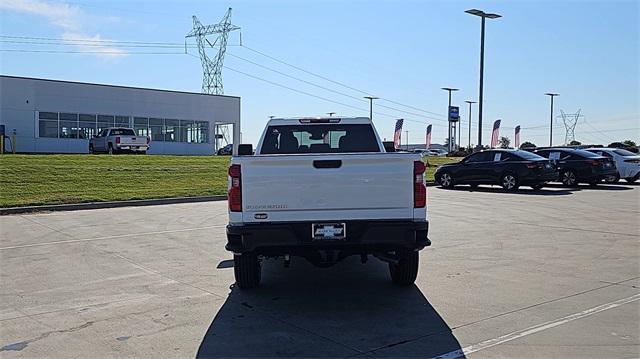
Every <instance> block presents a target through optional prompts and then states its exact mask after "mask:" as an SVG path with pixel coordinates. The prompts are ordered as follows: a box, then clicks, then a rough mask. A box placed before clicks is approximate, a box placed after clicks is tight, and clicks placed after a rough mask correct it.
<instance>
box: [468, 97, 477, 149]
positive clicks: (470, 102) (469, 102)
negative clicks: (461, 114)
mask: <svg viewBox="0 0 640 359" xmlns="http://www.w3.org/2000/svg"><path fill="white" fill-rule="evenodd" d="M465 102H466V103H468V104H469V149H471V105H472V104H474V103H476V102H475V101H469V100H467V101H465Z"/></svg>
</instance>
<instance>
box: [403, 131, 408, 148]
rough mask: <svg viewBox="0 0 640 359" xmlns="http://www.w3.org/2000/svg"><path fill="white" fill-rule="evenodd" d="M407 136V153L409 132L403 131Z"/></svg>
mask: <svg viewBox="0 0 640 359" xmlns="http://www.w3.org/2000/svg"><path fill="white" fill-rule="evenodd" d="M404 133H406V134H407V151H409V131H404Z"/></svg>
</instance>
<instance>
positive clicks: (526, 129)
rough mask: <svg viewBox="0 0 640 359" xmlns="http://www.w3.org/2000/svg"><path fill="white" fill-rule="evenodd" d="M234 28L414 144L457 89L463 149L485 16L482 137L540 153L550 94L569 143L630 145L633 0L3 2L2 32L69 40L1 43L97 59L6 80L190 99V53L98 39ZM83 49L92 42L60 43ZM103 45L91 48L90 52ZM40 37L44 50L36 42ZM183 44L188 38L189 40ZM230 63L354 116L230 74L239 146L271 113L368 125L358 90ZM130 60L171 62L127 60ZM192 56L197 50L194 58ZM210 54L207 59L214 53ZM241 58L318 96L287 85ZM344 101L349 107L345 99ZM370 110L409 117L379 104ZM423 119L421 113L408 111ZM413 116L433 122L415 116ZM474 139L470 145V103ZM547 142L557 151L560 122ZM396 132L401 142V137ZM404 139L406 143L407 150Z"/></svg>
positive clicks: (635, 50)
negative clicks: (477, 12)
mask: <svg viewBox="0 0 640 359" xmlns="http://www.w3.org/2000/svg"><path fill="white" fill-rule="evenodd" d="M229 6H231V7H233V16H232V21H233V23H234V24H236V25H238V26H240V27H242V31H241V32H242V40H243V44H244V45H246V46H247V47H249V48H252V49H256V50H259V51H261V52H264V53H266V54H268V55H271V56H273V57H275V58H278V59H280V60H283V61H285V62H287V63H290V64H292V65H295V66H298V67H300V68H303V69H306V70H308V71H311V72H313V73H316V74H319V75H322V76H324V77H326V78H329V79H331V80H334V81H337V82H340V83H343V84H346V85H348V86H350V87H352V88H354V89H358V90H360V91H363V92H365V93H369V94H371V95H375V96H378V97H382V98H385V99H389V100H393V101H396V102H399V103H401V104H403V105H409V106H411V107H413V108H410V107H403V106H402V105H398V104H394V103H390V102H387V101H383V100H379V101H378V102H376V103H374V112H380V113H384V114H374V121H375V123H376V126H377V127H378V130H379V131H380V132H381V135H382V136H383V137H386V138H391V137H392V131H393V126H394V119H395V118H405V119H406V121H405V130H408V131H409V139H410V142H411V143H421V142H424V131H425V128H426V126H427V124H433V125H434V130H433V131H434V133H433V141H434V142H438V143H441V142H442V141H443V140H444V138H445V137H446V132H447V129H446V122H445V121H444V114H445V112H446V106H447V95H446V92H444V91H442V90H440V88H441V87H443V86H450V87H457V88H460V89H461V91H459V92H457V93H455V94H454V97H453V104H454V105H459V106H460V107H461V111H460V112H461V117H462V118H463V120H464V121H463V123H462V130H463V136H462V143H463V144H466V143H467V133H468V132H467V131H468V127H467V126H468V121H467V118H468V112H467V111H468V110H467V104H466V103H464V100H477V97H478V67H479V47H480V46H479V39H480V19H479V18H477V17H474V16H471V15H467V14H465V13H464V10H466V9H470V8H480V9H483V10H485V11H488V12H496V13H499V14H501V15H503V17H502V18H500V19H496V20H490V21H488V22H487V33H486V47H485V52H486V56H485V94H484V107H485V108H484V126H483V133H484V134H483V142H485V144H486V143H487V142H488V140H489V136H490V130H491V124H492V122H493V120H495V119H497V118H500V119H502V125H503V128H502V130H501V133H502V134H503V135H506V136H508V137H511V138H513V128H514V127H515V126H516V125H521V126H522V127H523V130H522V134H521V138H522V141H527V140H529V141H532V142H534V143H536V144H539V145H545V144H547V143H548V136H549V134H548V123H549V98H548V97H547V96H544V93H545V92H549V91H552V92H558V93H560V96H559V97H557V98H556V115H559V114H560V110H563V111H565V112H566V113H573V112H576V111H577V110H578V109H581V110H582V114H584V117H583V118H581V120H580V122H579V123H578V125H577V127H576V138H577V139H578V140H580V141H583V142H589V143H609V142H612V141H614V140H623V139H633V140H635V141H638V140H639V137H640V100H639V98H640V94H639V82H640V71H639V63H640V62H639V60H640V59H639V51H640V50H639V49H640V41H639V33H640V31H639V30H640V29H639V13H640V9H639V5H638V2H637V1H564V2H562V1H498V2H484V1H476V2H469V1H405V2H402V1H285V2H267V1H180V2H178V1H157V2H156V1H85V0H79V1H69V2H63V1H45V0H22V1H18V0H3V2H2V3H0V10H1V11H2V15H1V18H0V20H1V24H0V34H1V35H4V36H28V37H44V38H55V39H60V38H62V39H66V41H65V43H76V45H75V46H68V45H56V46H53V45H43V44H41V42H46V41H39V40H19V41H31V42H36V43H31V44H25V43H11V42H7V41H13V40H15V39H10V38H6V37H3V38H0V40H3V41H4V42H0V48H1V49H3V50H8V49H14V50H15V49H28V50H55V51H80V52H82V51H103V52H107V53H106V54H87V53H83V54H68V53H22V52H6V51H3V52H0V56H1V62H0V68H1V71H0V72H1V73H2V74H6V75H19V76H32V77H44V78H53V79H63V80H72V81H85V82H97V83H107V84H116V85H130V86H140V87H151V88H161V89H172V90H183V91H194V92H199V91H200V86H201V79H202V74H201V67H200V62H199V60H198V59H197V58H195V57H192V56H188V55H185V54H184V49H183V48H180V47H175V48H140V47H133V48H124V47H120V46H109V43H107V42H100V41H103V40H117V41H141V42H171V43H184V35H185V34H186V33H187V32H188V31H189V30H190V29H191V27H192V20H191V16H192V15H194V14H195V15H197V16H198V17H199V18H200V20H201V21H202V22H203V23H205V24H209V23H215V22H218V21H219V19H220V18H221V17H222V16H223V14H224V12H225V11H226V9H227V7H229ZM76 39H88V40H90V41H94V42H93V43H92V44H100V46H93V47H88V46H85V45H86V43H83V42H78V41H76V42H74V41H69V40H76ZM95 40H99V41H95ZM38 42H39V43H38ZM189 43H190V44H194V42H193V40H191V41H190V42H189ZM229 43H230V44H231V45H232V46H229V47H228V53H229V54H230V55H235V56H236V57H234V56H227V58H226V60H225V65H226V66H228V67H229V68H232V69H235V70H239V71H242V72H245V73H247V74H250V75H252V76H256V77H259V78H262V79H265V80H268V81H271V82H275V83H278V84H281V85H284V86H287V87H292V88H296V89H298V90H300V91H304V92H307V93H311V94H313V95H316V96H320V97H323V98H326V99H330V100H333V101H337V102H340V103H344V104H347V105H350V106H354V107H356V108H357V109H354V108H351V107H345V106H342V105H339V104H336V103H332V102H328V101H325V100H322V99H319V98H316V97H311V96H307V95H303V94H300V93H296V92H293V91H290V90H288V89H285V88H282V87H278V86H274V85H273V84H269V83H266V82H263V81H260V80H256V79H255V78H251V77H248V76H246V75H243V74H240V73H237V72H233V71H232V70H228V69H225V70H224V72H223V74H224V86H225V93H226V94H229V95H237V96H241V97H242V121H243V122H242V132H243V142H252V143H254V144H255V143H256V142H257V138H258V136H259V135H260V132H261V131H262V128H263V125H264V122H265V121H266V119H267V118H268V116H270V115H276V116H299V115H307V116H309V115H311V116H315V115H324V114H325V113H326V112H330V111H333V112H337V113H338V115H342V116H354V115H355V116H366V115H368V104H367V102H365V101H364V100H359V99H358V98H361V97H362V96H363V95H364V94H363V93H362V92H358V91H354V90H352V89H348V88H345V87H341V86H339V85H337V84H335V83H333V82H328V81H325V80H322V79H320V78H317V77H313V76H311V75H309V74H307V73H304V72H300V71H298V70H295V69H293V68H291V67H288V66H285V65H283V64H281V63H278V62H274V61H273V60H270V59H268V58H265V57H263V56H260V55H258V54H256V53H254V52H252V51H250V50H248V49H247V48H244V47H240V46H237V45H238V43H239V35H238V33H235V34H233V35H232V36H231V37H230V40H229ZM131 52H170V53H171V54H157V55H152V54H134V53H131ZM189 52H190V53H192V54H197V51H196V50H195V49H193V48H190V49H189ZM211 55H213V52H211ZM241 58H242V59H246V60H250V61H253V62H255V63H258V64H260V65H262V66H266V67H269V68H272V69H275V70H277V71H280V72H283V73H286V74H288V75H291V76H294V77H298V78H301V79H303V80H305V81H308V82H312V83H314V84H317V85H320V86H323V87H326V88H329V89H331V90H333V91H338V92H341V93H343V94H347V95H349V97H348V96H343V95H342V94H338V93H336V92H331V91H327V90H324V89H320V88H318V87H315V86H312V85H310V84H308V83H302V82H299V81H296V80H294V79H291V78H288V77H285V76H282V75H280V74H277V73H275V72H272V71H269V70H267V69H265V68H261V67H258V66H256V65H254V64H251V63H249V62H246V61H244V60H242V59H241ZM354 97H355V98H354ZM376 104H379V105H384V106H388V107H392V108H394V109H402V110H404V111H406V112H401V111H397V110H394V109H389V108H381V107H379V106H376ZM415 108H418V109H419V110H418V109H415ZM423 110H426V111H429V112H433V113H435V114H438V115H434V114H432V113H428V112H424V111H423ZM472 122H473V123H472V131H473V134H472V143H476V142H477V141H476V140H475V139H476V138H477V107H476V106H475V105H474V108H473V120H472ZM554 134H555V136H554V141H555V143H557V144H559V143H562V141H563V140H564V129H563V127H562V123H561V122H557V124H556V127H555V129H554ZM403 135H404V134H403ZM403 142H404V141H403Z"/></svg>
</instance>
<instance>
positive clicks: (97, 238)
mask: <svg viewBox="0 0 640 359" xmlns="http://www.w3.org/2000/svg"><path fill="white" fill-rule="evenodd" d="M224 227H225V226H224V225H218V226H205V227H196V228H183V229H171V230H166V231H155V232H143V233H129V234H121V235H117V236H105V237H95V238H82V239H68V240H64V241H54V242H45V243H32V244H23V245H18V246H8V247H0V251H3V250H7V249H18V248H29V247H40V246H50V245H55V244H67V243H79V242H92V241H101V240H106V239H117V238H127V237H136V236H147V235H154V234H166V233H179V232H189V231H200V230H203V229H211V228H224ZM60 233H63V232H60ZM63 234H65V235H67V236H71V235H68V234H66V233H63Z"/></svg>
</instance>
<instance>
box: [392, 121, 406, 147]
mask: <svg viewBox="0 0 640 359" xmlns="http://www.w3.org/2000/svg"><path fill="white" fill-rule="evenodd" d="M403 122H404V120H403V119H399V120H398V121H396V129H395V130H393V147H395V148H396V149H398V148H400V145H401V143H400V137H401V136H400V135H401V134H402V123H403Z"/></svg>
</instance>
